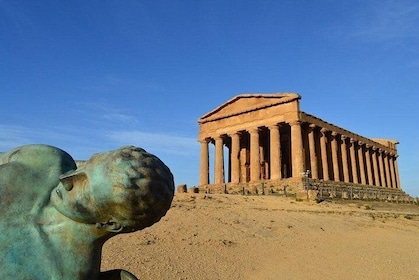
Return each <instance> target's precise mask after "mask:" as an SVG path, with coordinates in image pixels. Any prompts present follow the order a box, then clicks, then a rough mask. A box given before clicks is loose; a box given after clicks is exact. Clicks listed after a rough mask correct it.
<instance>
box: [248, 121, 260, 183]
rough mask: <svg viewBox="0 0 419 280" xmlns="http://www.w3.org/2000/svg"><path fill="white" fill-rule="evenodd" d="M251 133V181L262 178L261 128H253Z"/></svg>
mask: <svg viewBox="0 0 419 280" xmlns="http://www.w3.org/2000/svg"><path fill="white" fill-rule="evenodd" d="M249 133H250V181H251V182H255V181H259V180H260V155H259V129H258V128H257V127H256V128H252V129H250V130H249Z"/></svg>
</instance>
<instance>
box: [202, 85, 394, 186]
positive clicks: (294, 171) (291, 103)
mask: <svg viewBox="0 0 419 280" xmlns="http://www.w3.org/2000/svg"><path fill="white" fill-rule="evenodd" d="M300 99H301V96H300V95H298V94H295V93H276V94H241V95H238V96H236V97H234V98H232V99H230V100H228V101H227V102H226V103H224V104H222V105H220V106H219V107H217V108H215V109H214V110H212V111H211V112H209V113H207V114H205V115H204V116H202V117H201V118H200V119H199V120H198V123H199V139H198V140H199V142H200V143H201V163H200V188H209V189H213V190H217V189H219V188H222V189H224V190H226V189H227V188H228V189H230V190H232V189H234V188H237V187H239V188H244V186H246V187H248V186H251V185H252V184H253V185H258V184H259V185H260V183H261V182H263V183H264V184H265V185H270V186H281V185H284V184H286V185H287V186H293V187H294V188H303V187H304V182H307V180H310V182H312V183H313V184H315V183H317V184H325V183H334V184H335V185H336V184H337V185H345V186H363V187H372V188H375V187H379V188H381V189H384V188H385V189H394V190H396V189H400V180H399V172H398V167H397V157H398V155H397V147H396V145H397V144H398V142H397V141H396V140H390V139H374V138H367V137H364V136H361V135H358V134H356V133H354V132H351V131H348V130H346V129H344V128H341V127H339V126H336V125H334V124H331V123H328V122H326V121H324V120H321V119H319V118H317V117H315V116H313V115H310V114H307V113H305V112H302V111H300V104H299V100H300ZM211 145H214V147H211ZM210 152H211V154H210ZM211 159H212V160H211ZM210 174H211V176H210ZM210 177H211V178H210Z"/></svg>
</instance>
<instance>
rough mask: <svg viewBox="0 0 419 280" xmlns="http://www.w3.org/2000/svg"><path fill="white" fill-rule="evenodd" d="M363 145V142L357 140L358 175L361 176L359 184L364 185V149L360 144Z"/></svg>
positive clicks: (365, 182) (365, 181)
mask: <svg viewBox="0 0 419 280" xmlns="http://www.w3.org/2000/svg"><path fill="white" fill-rule="evenodd" d="M363 145H364V143H363V142H361V141H358V146H359V148H358V161H359V175H360V177H361V184H363V185H366V184H367V180H366V178H365V166H364V151H363V148H362V146H363Z"/></svg>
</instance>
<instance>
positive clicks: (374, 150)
mask: <svg viewBox="0 0 419 280" xmlns="http://www.w3.org/2000/svg"><path fill="white" fill-rule="evenodd" d="M371 156H372V167H373V168H374V181H375V185H376V186H377V187H379V186H381V184H380V175H379V173H378V164H377V148H376V147H374V146H373V147H372V154H371Z"/></svg>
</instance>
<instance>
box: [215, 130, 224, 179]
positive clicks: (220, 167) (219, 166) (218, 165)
mask: <svg viewBox="0 0 419 280" xmlns="http://www.w3.org/2000/svg"><path fill="white" fill-rule="evenodd" d="M214 183H215V184H224V150H223V138H222V137H221V136H218V137H216V138H215V171H214Z"/></svg>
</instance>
